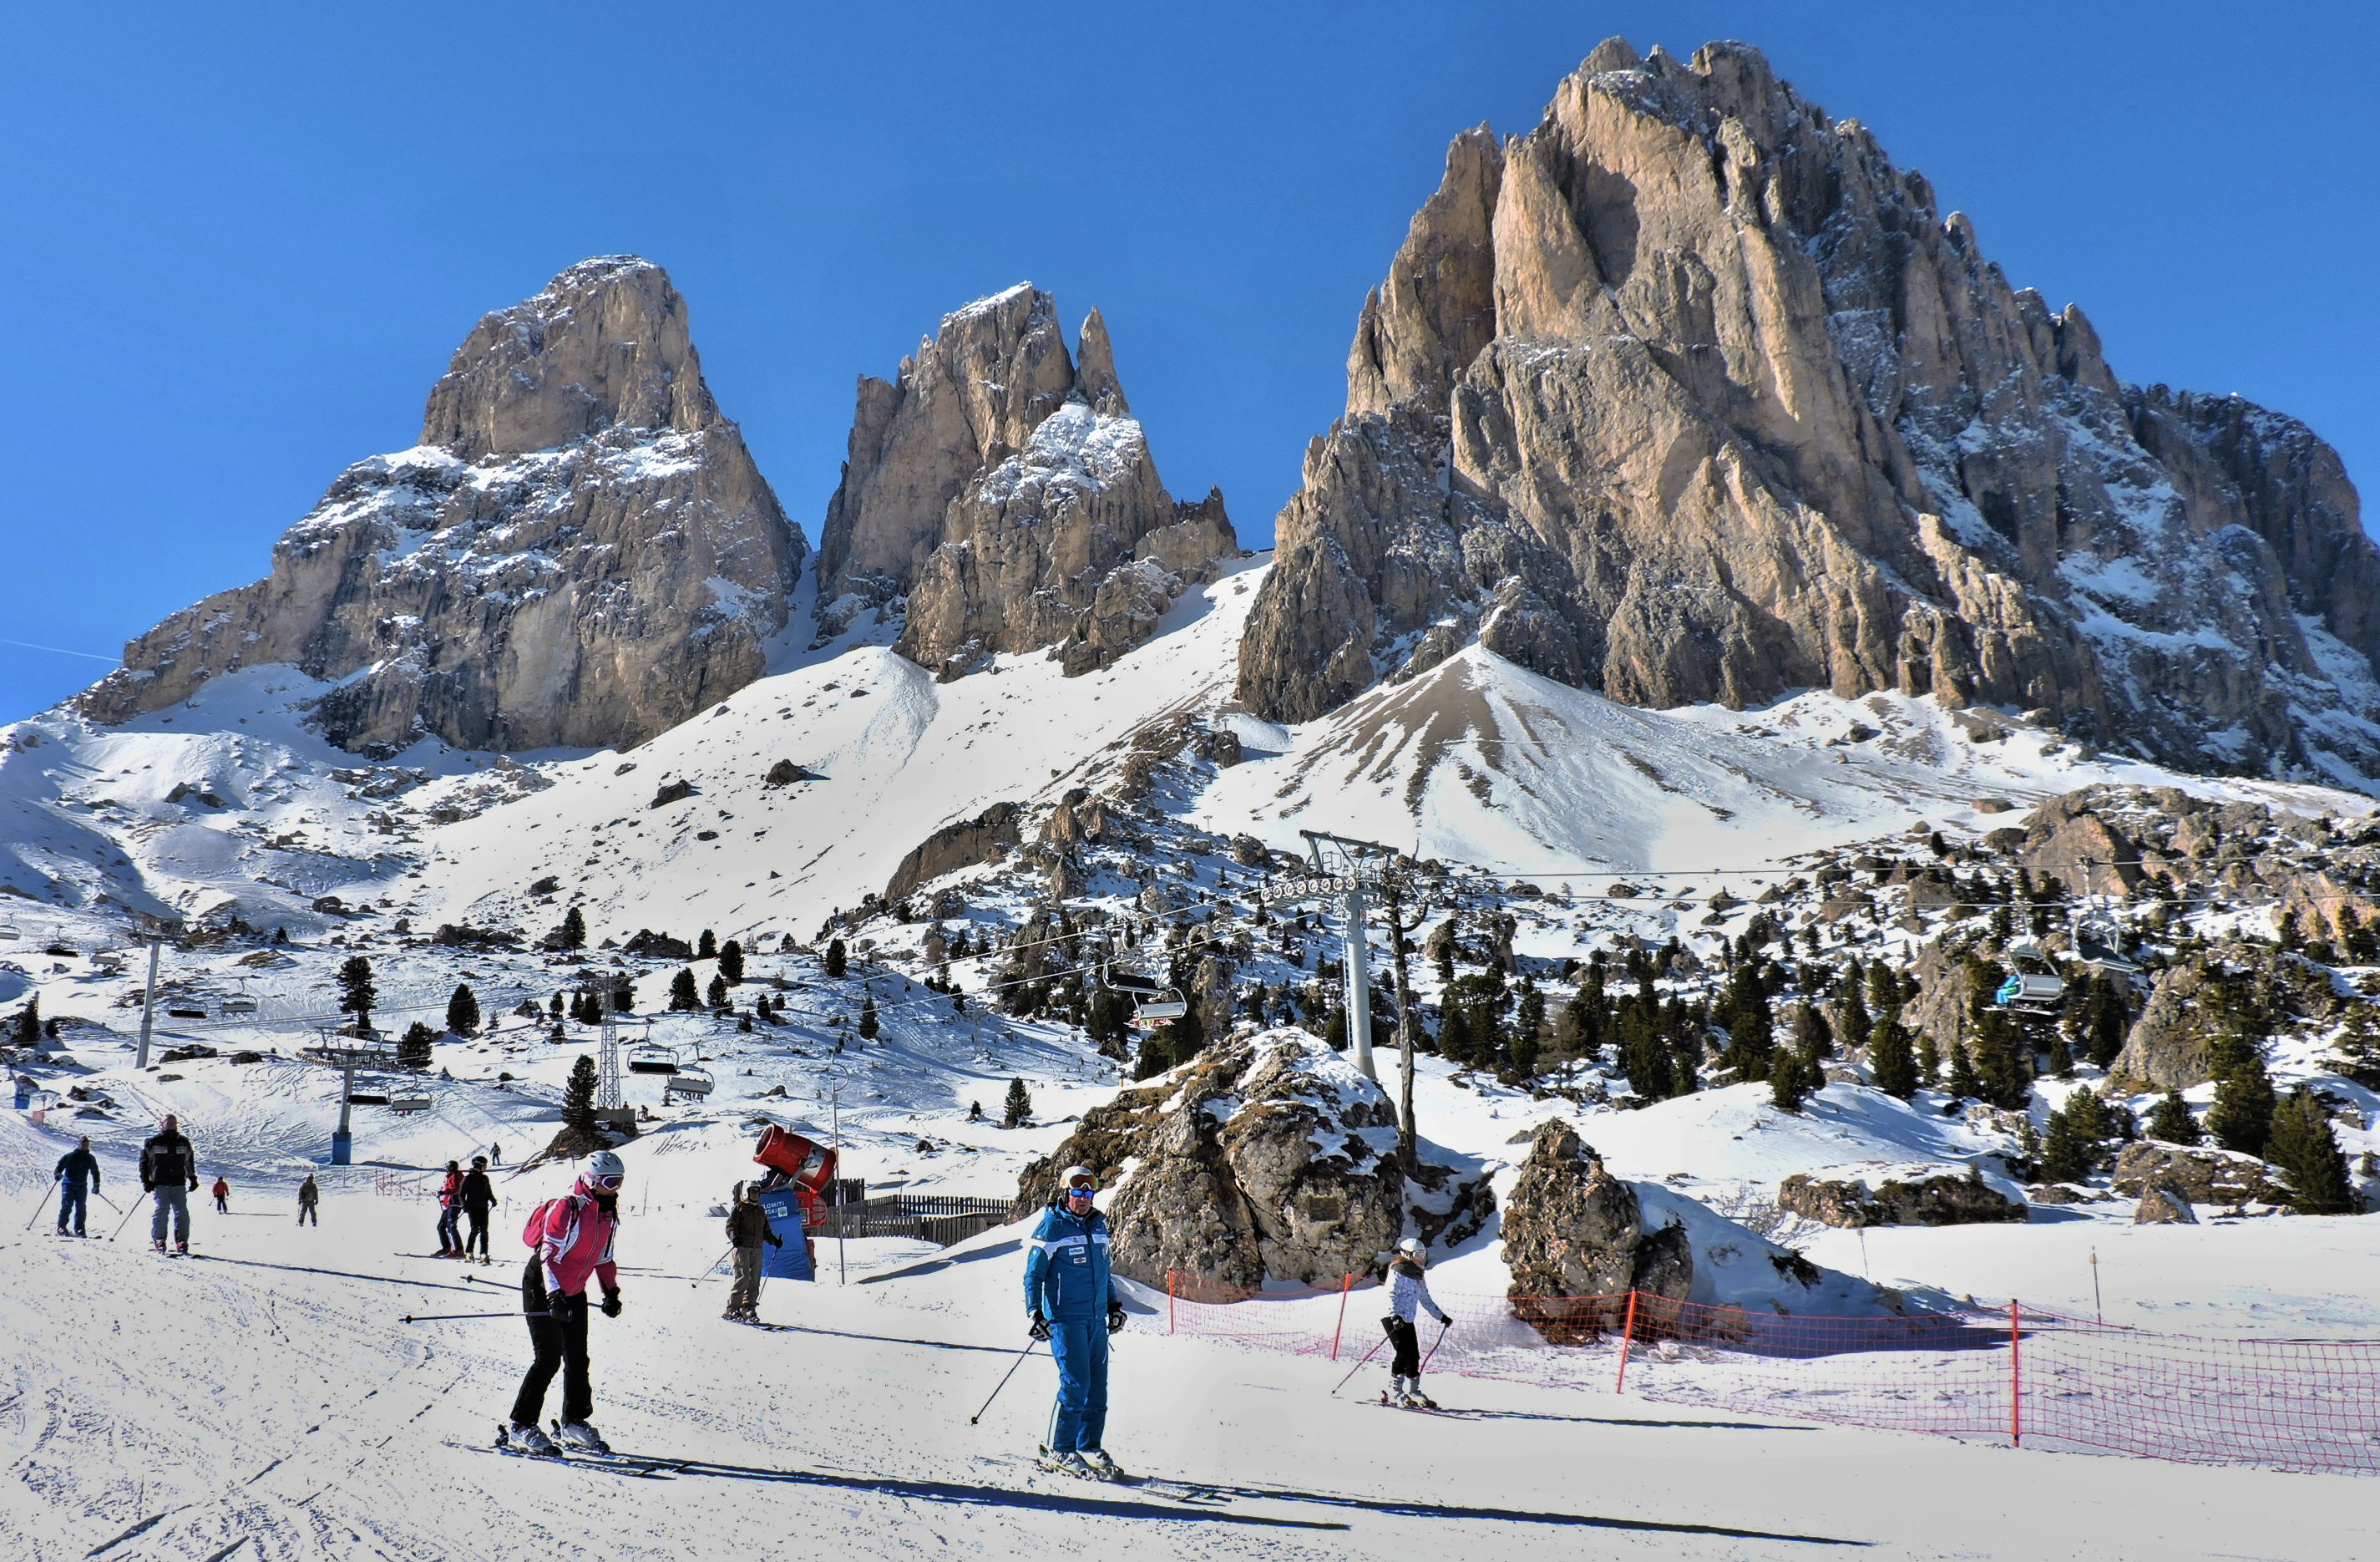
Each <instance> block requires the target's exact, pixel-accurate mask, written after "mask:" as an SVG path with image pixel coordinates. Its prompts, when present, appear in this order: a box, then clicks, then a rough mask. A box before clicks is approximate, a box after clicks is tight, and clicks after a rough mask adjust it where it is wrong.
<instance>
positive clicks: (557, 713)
mask: <svg viewBox="0 0 2380 1562" xmlns="http://www.w3.org/2000/svg"><path fill="white" fill-rule="evenodd" d="M805 552H806V544H805V543H804V542H803V540H802V536H801V533H800V532H799V531H795V529H794V528H793V527H791V526H790V525H788V524H787V523H786V520H785V517H784V512H783V509H781V508H780V507H779V506H778V503H777V498H776V495H775V494H773V493H771V491H770V488H769V485H768V483H767V482H764V481H763V480H762V479H761V477H760V474H759V470H757V469H756V468H755V467H754V466H753V464H752V458H751V456H750V455H749V454H748V453H747V451H746V449H745V447H744V441H743V438H742V436H741V435H740V434H739V433H737V432H736V428H735V424H734V423H731V422H729V421H727V420H726V419H724V418H723V417H722V416H721V415H720V412H719V409H718V407H717V405H716V404H715V403H713V402H712V400H711V398H710V391H709V389H708V388H707V387H706V386H705V385H704V384H703V380H702V370H701V366H700V363H699V362H698V360H697V358H696V356H695V350H694V345H693V343H692V341H691V340H690V339H689V338H688V336H687V334H686V301H685V299H682V298H680V297H679V295H678V293H677V290H676V289H675V288H674V287H671V286H670V281H669V278H668V276H667V275H665V274H664V273H663V272H662V269H661V268H660V267H659V266H656V265H653V264H651V263H650V262H646V261H641V260H638V259H637V258H635V257H633V256H609V257H605V258H602V259H598V260H591V261H586V262H581V263H579V264H578V265H576V266H573V267H571V268H570V269H569V270H568V271H566V272H564V273H563V274H562V275H560V276H557V277H555V278H554V279H553V282H552V283H550V284H549V285H548V286H547V287H546V288H545V290H544V291H543V292H541V293H540V294H538V295H537V297H535V298H533V299H529V300H528V301H527V302H526V303H522V304H518V305H516V306H515V307H514V308H512V309H508V310H504V311H501V312H499V313H495V314H492V315H489V316H488V317H487V318H486V319H484V320H482V321H481V322H480V323H479V325H478V327H477V328H476V329H474V330H473V331H472V333H471V335H470V336H468V338H466V339H465V341H464V343H463V345H462V347H461V348H457V349H456V351H455V358H454V361H453V364H452V366H451V367H450V368H449V370H448V372H447V373H446V375H445V377H444V378H443V379H441V380H440V381H439V382H438V384H437V385H436V386H435V387H434V388H433V389H432V390H431V394H430V404H429V409H428V410H427V412H426V413H425V414H424V416H423V420H422V435H421V444H420V445H417V446H415V447H414V448H413V449H410V450H405V451H400V452H398V453H397V454H395V455H392V456H379V457H374V458H371V459H370V460H367V461H362V462H358V464H357V465H355V466H353V467H350V468H348V469H347V470H346V471H345V472H344V473H342V474H341V475H340V477H339V479H338V481H336V482H334V483H333V484H332V485H331V489H330V492H329V493H327V494H324V495H323V497H322V503H321V504H320V505H318V506H315V508H314V511H313V513H312V514H310V515H309V516H308V517H307V518H306V519H303V520H301V521H299V522H298V523H297V525H296V526H294V527H292V528H291V529H290V530H289V531H288V532H287V533H286V534H285V535H284V536H283V537H282V539H281V541H280V542H279V543H278V544H276V545H275V547H274V548H273V571H272V573H271V575H269V576H268V577H267V578H266V579H264V580H261V581H259V582H258V583H256V584H255V585H252V586H243V587H240V588H239V589H237V590H236V591H229V592H220V593H218V594H216V595H214V596H212V597H209V598H208V599H207V600H205V601H204V602H201V603H200V604H198V605H196V606H194V607H190V608H187V609H185V610H183V611H182V612H180V613H177V614H176V615H174V616H172V617H170V618H168V619H166V620H165V621H164V623H163V624H160V625H159V626H158V627H157V628H154V629H152V630H150V631H149V632H148V633H147V634H145V635H143V636H141V637H140V639H139V640H136V641H133V642H132V643H131V644H130V645H129V646H128V647H127V648H126V651H125V658H124V662H125V665H124V668H123V670H121V671H119V672H116V673H113V674H111V675H109V676H108V677H107V678H106V679H105V680H103V682H101V683H100V684H98V685H96V686H95V687H94V688H92V689H91V690H90V691H88V692H87V693H86V694H84V695H83V696H82V697H81V704H82V707H83V709H84V710H85V711H87V712H88V713H89V714H91V715H93V716H95V717H96V718H98V719H100V720H103V721H116V720H122V719H124V718H126V717H128V716H131V715H133V714H138V713H140V712H142V711H151V710H156V709H160V708H162V707H164V706H167V705H171V704H173V703H175V702H178V701H181V700H185V699H187V698H188V697H189V696H190V694H191V693H192V692H193V691H195V690H196V689H198V688H199V687H200V685H201V684H203V683H205V682H206V681H207V680H208V679H209V678H212V677H215V676H216V675H218V674H221V673H225V672H229V671H232V670H234V669H236V668H238V667H243V666H254V665H261V664H267V663H287V664H293V665H296V666H297V667H299V668H301V669H302V670H303V671H305V672H307V673H309V674H310V675H311V676H313V677H318V678H322V679H325V680H329V681H333V682H336V683H337V684H338V687H337V688H335V689H332V690H331V691H329V692H328V693H326V694H324V695H323V696H322V698H321V699H319V700H318V701H317V702H316V703H315V719H316V720H317V721H319V723H320V724H321V726H322V728H323V730H324V731H325V732H326V733H327V734H328V735H329V736H330V737H331V738H332V739H333V740H334V741H335V742H337V743H339V744H341V745H343V746H344V747H346V748H349V749H354V750H393V749H395V748H401V747H403V746H405V745H406V744H408V743H410V742H412V741H414V740H415V739H417V738H420V737H422V736H424V735H434V736H436V737H439V738H444V739H445V740H446V741H447V742H450V743H454V744H456V745H458V746H461V747H466V748H475V749H506V750H517V749H539V748H547V747H553V746H571V747H598V746H605V745H619V746H626V745H628V744H632V743H637V742H641V741H642V740H643V739H645V738H650V737H651V736H652V735H653V734H655V733H657V732H661V731H662V730H664V729H666V728H668V727H670V726H674V725H676V724H677V723H678V722H680V721H683V720H685V719H686V717H687V716H690V715H692V714H695V713H696V712H697V711H698V710H700V709H701V708H702V707H703V706H704V705H706V704H708V703H710V702H713V701H716V700H718V699H720V698H721V697H722V696H723V695H725V694H727V693H730V692H732V691H733V690H735V689H737V688H740V687H741V686H743V685H744V684H746V683H748V682H750V681H751V680H752V679H753V678H755V677H759V674H760V672H761V670H762V655H761V644H762V642H763V641H766V640H767V639H768V637H769V636H771V634H774V633H775V632H777V631H778V630H779V629H782V628H783V627H784V624H785V619H786V616H787V611H788V609H787V603H788V601H789V598H790V596H791V592H792V589H793V584H794V580H795V575H796V574H797V572H798V570H799V568H800V566H801V562H802V558H803V555H804V553H805Z"/></svg>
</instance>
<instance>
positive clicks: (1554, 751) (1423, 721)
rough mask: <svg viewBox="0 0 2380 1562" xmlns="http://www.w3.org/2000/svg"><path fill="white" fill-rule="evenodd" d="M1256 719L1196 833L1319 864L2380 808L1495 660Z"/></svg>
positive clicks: (2013, 740)
mask: <svg viewBox="0 0 2380 1562" xmlns="http://www.w3.org/2000/svg"><path fill="white" fill-rule="evenodd" d="M1236 720H1237V724H1238V726H1239V730H1240V731H1241V733H1242V735H1243V740H1244V742H1245V743H1246V744H1247V745H1248V746H1249V748H1250V750H1251V751H1252V752H1253V753H1254V754H1255V756H1256V757H1255V758H1254V759H1253V761H1252V763H1247V764H1244V765H1241V766H1239V767H1237V768H1235V769H1233V770H1229V771H1226V772H1224V773H1223V774H1222V775H1220V776H1219V777H1218V778H1217V779H1216V780H1215V782H1214V783H1213V785H1211V786H1210V787H1208V788H1207V790H1206V792H1205V793H1204V795H1203V796H1202V797H1201V798H1200V799H1199V804H1198V807H1197V809H1196V812H1194V814H1193V818H1195V819H1196V821H1197V822H1198V823H1200V824H1205V825H1207V826H1208V828H1210V829H1215V830H1219V831H1225V832H1230V831H1239V830H1245V831H1249V832H1252V833H1253V834H1255V835H1256V836H1258V837H1259V838H1262V839H1264V840H1267V841H1269V842H1270V843H1271V844H1273V845H1275V846H1278V847H1281V848H1283V849H1287V850H1297V849H1299V848H1300V841H1299V838H1298V836H1297V833H1296V832H1297V831H1298V830H1300V829H1318V830H1324V831H1329V832H1332V833H1335V834H1341V835H1348V836H1356V837H1359V838H1367V839H1372V840H1377V841H1379V842H1381V843H1383V844H1385V845H1389V846H1393V847H1396V848H1399V849H1401V850H1405V851H1410V852H1413V853H1415V855H1417V856H1420V857H1424V858H1436V859H1439V860H1442V861H1444V862H1447V863H1448V864H1450V865H1470V866H1476V867H1484V868H1488V869H1492V870H1495V871H1498V872H1505V873H1522V874H1539V875H1545V876H1550V877H1554V878H1559V877H1560V873H1561V871H1562V870H1563V869H1565V868H1577V869H1587V868H1609V869H1612V870H1621V871H1637V872H1663V873H1709V872H1713V871H1722V872H1724V871H1728V870H1744V871H1747V872H1756V871H1758V870H1761V869H1769V870H1781V869H1782V868H1783V867H1784V866H1785V864H1786V861H1787V860H1788V859H1789V858H1791V857H1792V856H1794V855H1796V854H1799V853H1803V852H1807V851H1810V850H1813V849H1815V848H1821V847H1829V846H1840V845H1842V844H1844V843H1846V842H1850V841H1855V840H1861V839H1864V838H1868V837H1871V836H1880V835H1886V834H1893V833H1898V832H1900V831H1903V830H1905V829H1907V828H1909V827H1910V826H1911V825H1912V824H1914V823H1916V822H1917V821H1920V820H1924V821H1926V822H1928V823H1930V824H1934V825H1937V826H1940V825H1946V824H1949V825H1961V826H1967V827H1970V828H1973V827H1989V826H1988V824H1986V823H1985V822H1986V820H1991V822H1992V823H2004V822H2005V820H2004V819H1993V818H1992V816H1991V815H1989V814H1985V813H1981V812H1977V811H1976V807H1975V805H1976V803H1977V801H1978V800H1979V799H1998V800H2002V801H2007V802H2011V803H2013V804H2015V805H2016V806H2018V807H2027V806H2030V805H2031V804H2033V803H2034V802H2037V801H2039V800H2040V799H2043V798H2045V797H2048V796H2052V795H2055V794H2057V793H2059V792H2064V791H2069V790H2071V789H2073V788H2075V787H2084V786H2090V785H2093V784H2096V783H2106V782H2124V783H2130V784H2132V785H2139V786H2152V787H2155V786H2178V787H2183V788H2185V789H2188V790H2191V791H2192V792H2193V793H2198V794H2201V795H2205V796H2209V797H2215V798H2220V799H2233V798H2253V799H2257V800H2261V801H2265V802H2271V803H2277V804H2280V805H2283V806H2289V807H2294V808H2297V809H2299V810H2300V811H2301V812H2310V813H2311V812H2341V813H2361V812H2366V811H2368V810H2369V808H2370V807H2371V803H2370V801H2369V799H2363V798H2362V797H2359V796H2356V795H2352V794H2345V793H2338V792H2333V791H2330V790H2328V789H2326V788H2322V787H2301V786H2290V785H2283V784H2275V783H2265V782H2250V781H2238V780H2228V779H2226V780H2207V779H2204V778H2197V777H2190V776H2184V775H2178V774H2176V773H2174V772H2171V771H2168V770H2166V769H2164V768H2162V767H2160V766H2155V765H2149V764H2144V763H2136V762H2132V761H2119V760H2111V759H2105V758H2100V757H2095V756H2093V755H2091V754H2090V753H2089V752H2088V751H2087V750H2083V749H2081V748H2078V747H2077V746H2076V745H2075V744H2073V743H2072V742H2070V740H2068V739H2066V738H2062V737H2061V736H2059V735H2058V734H2057V733H2055V732H2052V731H2046V730H2043V729H2041V728H2038V727H2034V726H2029V725H2027V724H2026V723H2024V722H2023V721H2022V720H2019V719H2015V718H2011V717H2009V716H2006V715H2004V714H2001V713H1998V712H1996V711H1981V712H1971V711H1967V710H1962V709H1953V708H1949V707H1946V706H1944V705H1942V704H1940V703H1938V702H1936V701H1933V700H1930V699H1913V698H1911V697H1908V696H1903V695H1888V694H1877V695H1871V696H1869V697H1868V698H1866V699H1864V700H1859V701H1849V700H1841V699H1838V698H1836V697H1834V696H1832V695H1828V694H1824V693H1804V694H1801V695H1797V696H1795V697H1793V698H1791V699H1788V700H1784V701H1780V702H1777V703H1775V704H1772V705H1768V706H1765V707H1761V708H1758V709H1755V710H1749V711H1730V710H1728V709H1726V708H1725V707H1722V706H1716V705H1693V706H1685V707H1682V708H1680V709H1677V710H1670V711H1647V710H1643V709H1640V708H1638V707H1636V706H1633V705H1624V704H1621V703H1619V702H1614V701H1611V700H1607V699H1605V698H1604V697H1603V696H1601V695H1599V694H1596V693H1594V692H1592V691H1591V690H1587V689H1573V688H1572V687H1570V686H1569V685H1567V684H1563V683H1560V682H1557V681H1556V680H1554V679H1552V678H1548V677H1541V676H1540V675H1538V674H1536V673H1533V672H1530V671H1529V670H1528V669H1526V668H1524V667H1521V666H1518V665H1514V664H1513V663H1512V662H1509V661H1506V660H1504V659H1503V658H1502V657H1500V656H1498V655H1496V654H1495V653H1492V652H1488V651H1486V650H1483V649H1482V648H1480V647H1478V646H1476V645H1475V646H1472V647H1469V648H1468V649H1465V650H1463V651H1462V652H1459V653H1456V654H1454V655H1452V656H1451V657H1449V658H1448V659H1447V660H1446V661H1444V662H1441V663H1439V665H1436V666H1435V667H1432V668H1430V669H1429V670H1428V671H1427V672H1424V673H1422V674H1420V675H1418V676H1417V677H1413V678H1411V679H1410V680H1407V681H1404V682H1401V683H1389V684H1383V685H1380V686H1378V687H1376V688H1374V689H1370V690H1367V691H1366V693H1364V694H1362V695H1359V696H1357V697H1356V698H1355V699H1354V700H1353V701H1350V702H1348V703H1347V704H1345V705H1343V706H1342V707H1341V708H1340V709H1339V710H1337V711H1335V712H1333V713H1332V714H1330V715H1328V716H1325V717H1322V718H1321V719H1319V720H1317V721H1313V722H1308V723H1305V724H1303V725H1301V726H1294V727H1285V726H1276V725H1273V724H1270V723H1262V722H1258V721H1257V720H1256V719H1255V718H1253V717H1251V716H1247V715H1245V714H1243V715H1240V716H1238V717H1237V718H1236ZM1999 812H2001V813H2003V814H2004V813H2005V812H2007V811H2006V810H2005V809H2003V810H2000V811H1999Z"/></svg>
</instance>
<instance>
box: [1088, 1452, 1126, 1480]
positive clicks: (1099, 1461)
mask: <svg viewBox="0 0 2380 1562" xmlns="http://www.w3.org/2000/svg"><path fill="white" fill-rule="evenodd" d="M1082 1459H1083V1462H1084V1463H1085V1464H1087V1465H1089V1466H1090V1467H1091V1472H1092V1473H1093V1474H1095V1475H1097V1476H1098V1477H1099V1479H1100V1480H1102V1481H1121V1480H1123V1468H1122V1467H1121V1466H1119V1465H1118V1464H1117V1463H1116V1461H1115V1460H1114V1459H1112V1458H1109V1457H1108V1451H1107V1450H1106V1449H1105V1448H1085V1449H1084V1450H1082Z"/></svg>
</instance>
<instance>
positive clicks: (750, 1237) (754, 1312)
mask: <svg viewBox="0 0 2380 1562" xmlns="http://www.w3.org/2000/svg"><path fill="white" fill-rule="evenodd" d="M727 1241H728V1245H729V1246H730V1247H732V1248H733V1249H734V1250H735V1282H734V1283H733V1284H732V1285H730V1286H729V1287H727V1311H726V1312H722V1313H721V1314H720V1316H721V1317H722V1318H725V1319H727V1320H728V1321H730V1322H731V1323H737V1324H752V1323H758V1322H759V1311H758V1309H759V1305H760V1244H761V1243H763V1242H766V1243H768V1244H769V1246H771V1247H772V1248H782V1247H783V1246H784V1245H785V1239H783V1237H780V1236H778V1235H777V1232H776V1228H775V1227H774V1226H771V1225H770V1224H769V1212H768V1211H766V1210H764V1209H762V1208H761V1207H760V1190H759V1186H758V1185H757V1184H754V1183H747V1182H739V1183H737V1184H736V1185H735V1205H734V1207H732V1208H731V1209H729V1210H728V1212H727Z"/></svg>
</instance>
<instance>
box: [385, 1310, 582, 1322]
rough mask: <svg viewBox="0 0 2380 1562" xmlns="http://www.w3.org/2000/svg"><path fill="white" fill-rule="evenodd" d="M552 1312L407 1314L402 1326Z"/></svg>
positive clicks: (542, 1316)
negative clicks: (459, 1319)
mask: <svg viewBox="0 0 2380 1562" xmlns="http://www.w3.org/2000/svg"><path fill="white" fill-rule="evenodd" d="M551 1317H553V1313H551V1312H407V1313H406V1314H405V1315H404V1316H403V1317H401V1318H399V1319H397V1322H398V1323H400V1324H446V1323H452V1322H454V1321H455V1320H456V1319H458V1318H551Z"/></svg>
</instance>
